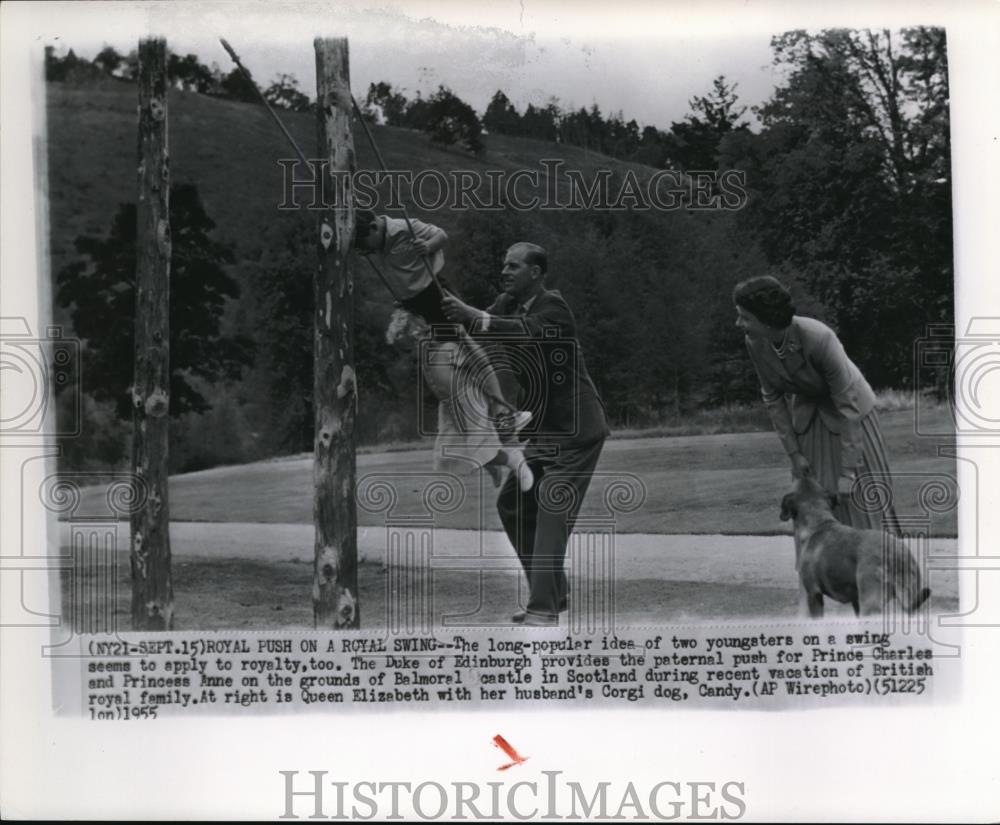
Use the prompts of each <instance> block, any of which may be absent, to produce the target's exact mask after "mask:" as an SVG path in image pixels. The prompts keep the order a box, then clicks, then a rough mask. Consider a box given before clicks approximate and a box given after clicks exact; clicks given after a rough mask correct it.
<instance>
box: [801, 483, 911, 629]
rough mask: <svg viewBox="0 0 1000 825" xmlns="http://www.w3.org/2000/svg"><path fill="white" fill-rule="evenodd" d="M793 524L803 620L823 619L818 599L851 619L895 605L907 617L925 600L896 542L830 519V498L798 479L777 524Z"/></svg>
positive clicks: (903, 550) (905, 549)
mask: <svg viewBox="0 0 1000 825" xmlns="http://www.w3.org/2000/svg"><path fill="white" fill-rule="evenodd" d="M790 518H791V519H794V520H795V556H796V558H795V566H796V568H797V569H798V571H799V579H800V581H801V582H802V590H803V592H804V594H805V597H806V602H807V605H808V608H809V615H810V616H812V617H813V618H819V617H820V616H822V615H823V597H824V596H829V597H830V598H831V599H834V600H835V601H838V602H842V603H844V604H851V605H852V606H853V607H854V614H855V615H865V616H870V615H876V614H879V613H882V611H883V610H884V609H885V608H887V607H888V606H889V603H890V602H891V601H892V599H894V598H895V599H898V600H899V602H900V603H901V604H902V606H903V608H904V609H905V610H907V611H908V612H911V613H912V612H913V611H914V610H916V609H917V608H918V607H920V605H922V604H923V603H924V602H925V601H926V600H927V598H928V597H929V596H930V594H931V591H930V589H929V588H927V587H923V588H922V587H921V586H920V569H919V567H918V566H917V563H916V560H915V559H914V558H913V555H912V554H911V553H910V549H909V548H908V547H907V546H906V544H905V543H904V542H903V541H902V539H900V538H897V537H896V536H892V535H886V534H883V533H882V532H881V531H879V530H857V529H855V528H853V527H848V526H846V525H844V524H841V523H840V522H839V521H837V519H836V518H835V517H834V515H833V509H832V503H831V497H830V495H829V494H828V493H827V492H826V491H825V490H824V489H823V488H822V487H821V486H820V485H819V484H818V483H817V482H816V480H815V479H813V478H801V479H799V480H797V481H796V482H795V489H794V490H793V491H792V492H790V493H788V495H786V496H785V497H784V498H783V499H782V501H781V520H782V521H788V519H790Z"/></svg>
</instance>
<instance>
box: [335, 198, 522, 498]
mask: <svg viewBox="0 0 1000 825" xmlns="http://www.w3.org/2000/svg"><path fill="white" fill-rule="evenodd" d="M411 229H412V234H411ZM447 242H448V236H447V234H446V233H445V231H444V230H443V229H441V228H440V227H437V226H434V225H433V224H428V223H424V222H422V221H418V220H413V219H411V220H410V221H409V225H407V221H406V220H405V219H402V218H390V217H388V216H386V215H375V214H374V213H373V212H371V211H369V210H366V209H359V210H358V211H357V212H356V229H355V235H354V248H355V249H356V250H357V251H358V252H360V253H361V254H363V255H366V256H371V257H370V258H369V261H370V262H371V258H374V259H375V260H376V261H378V264H379V266H377V267H375V268H376V269H377V271H378V272H379V273H380V275H381V276H382V278H383V280H384V281H385V284H386V286H387V287H388V288H389V290H390V291H391V292H392V294H393V296H394V297H395V298H396V299H397V301H398V302H399V305H400V307H401V308H402V309H403V310H405V311H406V312H407V313H409V315H410V316H411V318H406V319H401V318H399V317H398V315H397V316H394V318H393V324H392V326H390V334H393V333H399V332H402V331H403V330H408V331H410V332H414V331H415V332H416V333H417V334H418V335H419V334H426V333H427V327H429V328H430V335H431V339H432V341H434V343H433V344H432V345H431V346H432V347H434V348H435V353H434V354H435V356H436V357H433V358H430V359H428V362H427V363H425V364H424V365H423V372H424V378H425V379H426V380H427V383H428V385H429V386H430V388H431V390H432V391H433V392H434V394H435V395H436V396H437V397H438V399H439V400H440V401H441V405H440V406H439V408H438V445H437V449H436V451H435V453H436V455H435V461H436V463H437V465H438V466H441V465H442V464H443V463H444V462H445V459H446V458H448V457H454V456H462V457H465V458H468V459H470V460H472V461H473V462H474V463H475V464H477V465H479V466H481V467H484V468H485V469H486V470H487V472H489V474H490V476H491V478H492V479H493V483H494V484H496V485H499V483H500V481H501V478H502V473H501V470H500V468H501V467H503V466H507V467H509V468H510V469H511V470H512V471H513V472H514V473H516V475H517V480H518V484H519V485H520V487H521V489H522V490H530V489H531V487H532V485H533V484H534V477H533V475H532V472H531V469H530V468H529V467H528V462H527V461H525V460H524V453H523V452H522V451H521V448H520V446H519V445H518V442H517V441H516V438H515V437H514V436H516V433H517V432H518V431H519V430H521V428H522V427H524V426H525V425H526V424H527V423H528V422H529V421H530V420H531V413H529V412H524V411H521V410H516V409H514V407H513V406H512V405H511V404H509V403H508V402H507V401H505V400H504V397H503V393H502V391H501V389H500V382H499V380H498V378H497V375H496V372H495V370H494V369H493V367H492V365H491V364H490V362H489V358H488V357H487V355H486V353H485V352H484V350H483V349H482V348H481V347H480V346H479V345H478V344H476V343H475V342H474V341H473V340H472V338H471V337H469V336H468V334H467V333H465V331H464V330H462V329H461V328H460V327H459V328H458V336H459V337H458V340H457V341H456V340H455V338H454V331H455V329H456V326H455V324H454V323H453V322H451V321H449V320H448V319H447V318H446V317H445V316H444V312H443V311H442V309H441V299H442V298H443V297H444V293H443V292H442V291H441V288H440V287H439V286H438V283H437V281H436V280H435V278H434V277H432V276H431V272H433V273H434V276H437V275H438V274H439V273H440V272H441V270H442V268H443V267H444V246H445V244H446V243H447ZM429 270H430V271H429ZM421 321H423V322H424V323H423V324H421V323H420V322H421ZM439 324H445V325H447V329H448V331H449V336H448V340H439V339H437V338H436V337H435V336H434V327H435V325H439ZM414 326H416V327H417V329H416V330H413V327H414ZM421 327H422V328H421ZM447 350H450V352H447ZM437 356H441V357H437ZM469 373H471V374H474V375H476V376H477V379H478V381H477V382H472V381H471V378H470V376H469ZM456 378H459V379H460V380H459V381H456ZM477 383H478V386H476V384H477ZM476 419H479V420H480V421H482V420H484V419H485V420H486V422H488V424H489V426H486V427H479V428H472V429H471V430H470V428H469V427H468V422H469V421H470V420H472V421H475V420H476ZM450 466H454V465H450Z"/></svg>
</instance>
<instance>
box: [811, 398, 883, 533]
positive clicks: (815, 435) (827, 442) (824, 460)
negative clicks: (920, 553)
mask: <svg viewBox="0 0 1000 825" xmlns="http://www.w3.org/2000/svg"><path fill="white" fill-rule="evenodd" d="M860 425H861V433H862V443H863V452H862V459H861V466H860V467H859V468H858V472H857V478H856V481H855V484H854V489H853V490H852V492H851V496H850V498H849V500H848V501H846V502H844V501H840V503H838V504H837V506H836V507H835V508H834V511H833V512H834V515H835V516H836V517H837V520H838V521H840V522H841V523H842V524H848V525H850V526H851V527H856V528H858V529H861V530H881V529H882V526H883V524H884V525H885V527H886V529H887V530H889V532H891V533H895V534H897V535H901V533H902V531H901V529H900V526H899V521H898V520H897V518H896V511H895V508H894V502H893V488H892V472H891V470H890V469H889V457H888V452H887V451H886V447H885V440H884V439H883V438H882V430H881V428H880V427H879V422H878V415H877V414H876V412H875V410H872V411H871V412H870V413H868V415H866V416H865V417H864V418H862V419H861V421H860ZM799 446H800V447H801V448H802V454H803V455H804V456H805V457H806V459H808V461H809V466H810V467H811V468H812V471H813V474H814V475H815V476H816V479H817V481H819V483H820V484H822V485H823V488H824V489H825V490H827V491H828V492H830V493H836V492H837V479H838V478H839V477H840V470H841V461H840V435H839V434H837V433H834V432H831V431H830V430H829V429H828V428H827V426H826V424H825V423H824V421H823V417H822V416H821V415H819V414H818V413H817V414H816V415H815V416H813V420H812V423H811V424H810V425H809V429H808V430H807V431H806V432H805V433H802V434H801V435H799Z"/></svg>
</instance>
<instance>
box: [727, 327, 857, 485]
mask: <svg viewBox="0 0 1000 825" xmlns="http://www.w3.org/2000/svg"><path fill="white" fill-rule="evenodd" d="M746 345H747V349H748V350H749V351H750V357H751V359H752V360H753V363H754V367H755V368H756V369H757V376H758V377H759V378H760V387H761V396H762V397H763V399H764V403H765V404H766V405H767V407H768V411H769V412H770V413H771V419H772V421H773V422H774V428H775V430H776V431H777V433H778V437H779V438H780V439H781V443H782V444H783V445H784V447H785V451H786V452H788V453H789V454H791V453H793V452H796V451H797V450H798V449H799V446H798V436H799V435H801V434H802V433H804V432H806V430H808V429H809V427H810V426H811V425H812V422H813V418H814V417H815V416H817V415H818V416H820V417H821V418H822V419H823V424H824V425H825V426H826V428H827V429H828V430H829V431H830V432H832V433H836V434H839V435H840V441H841V449H842V454H841V461H842V464H843V467H844V468H845V470H846V469H848V468H853V467H854V466H856V465H857V463H858V461H859V460H860V459H861V450H862V444H861V438H860V433H859V432H858V422H859V421H860V420H861V419H862V418H864V417H865V416H866V415H868V413H870V412H871V411H872V409H874V407H875V393H874V392H873V391H872V388H871V387H870V386H869V384H868V382H867V381H866V380H865V377H864V376H863V375H862V374H861V371H860V370H859V369H858V368H857V367H856V366H855V364H854V362H853V361H851V359H850V358H848V357H847V353H845V352H844V347H843V346H842V345H841V343H840V340H839V339H838V338H837V336H836V334H835V333H834V331H833V330H832V329H830V328H829V327H828V326H826V324H824V323H822V322H821V321H817V320H816V319H815V318H804V317H801V316H799V315H796V316H794V317H793V318H792V323H791V326H790V327H789V329H788V338H787V341H786V345H785V357H784V358H779V357H778V355H777V354H776V353H775V351H774V349H773V348H772V346H771V344H770V342H768V341H763V340H754V339H751V338H749V337H748V338H747V339H746Z"/></svg>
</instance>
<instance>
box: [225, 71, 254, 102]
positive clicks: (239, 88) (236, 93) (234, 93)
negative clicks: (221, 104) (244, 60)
mask: <svg viewBox="0 0 1000 825" xmlns="http://www.w3.org/2000/svg"><path fill="white" fill-rule="evenodd" d="M219 94H220V95H221V96H222V97H226V98H229V99H230V100H240V101H242V102H244V103H257V104H259V103H260V95H259V94H258V92H257V84H256V83H255V82H254V81H253V80H252V79H251V80H247V77H246V75H244V74H243V72H241V71H240V70H239V69H233V70H232V71H231V72H230V73H229V74H227V75H225V76H224V77H223V78H222V80H221V82H220V84H219Z"/></svg>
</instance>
